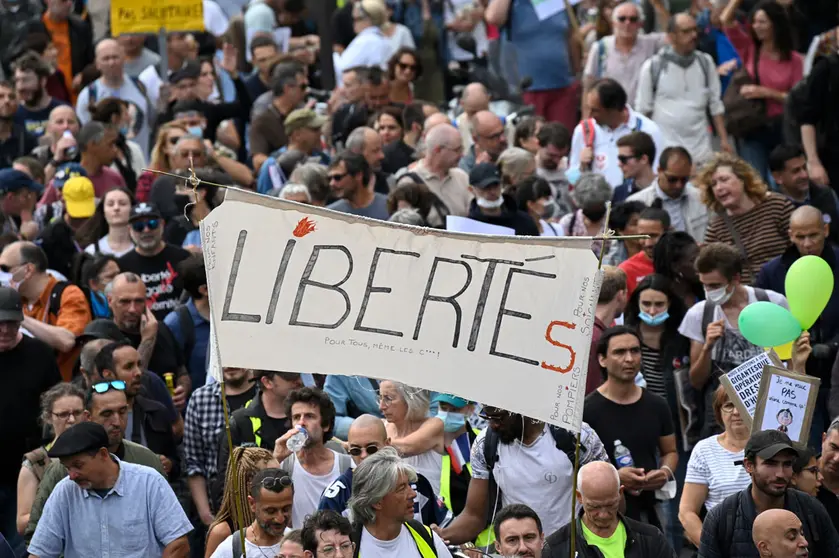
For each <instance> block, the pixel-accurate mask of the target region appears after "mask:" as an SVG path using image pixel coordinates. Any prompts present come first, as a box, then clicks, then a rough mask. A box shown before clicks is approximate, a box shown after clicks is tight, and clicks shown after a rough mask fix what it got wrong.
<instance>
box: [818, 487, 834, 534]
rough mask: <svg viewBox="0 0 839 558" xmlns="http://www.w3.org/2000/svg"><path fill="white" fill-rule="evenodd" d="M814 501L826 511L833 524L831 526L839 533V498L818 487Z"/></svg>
mask: <svg viewBox="0 0 839 558" xmlns="http://www.w3.org/2000/svg"><path fill="white" fill-rule="evenodd" d="M816 499H817V500H818V501H819V502H821V503H822V505H823V506H824V509H826V510H827V514H828V515H829V516H830V520H831V521H832V522H833V526H834V527H836V530H837V531H839V496H836V494H834V493H833V492H831V491H830V490H828V489H827V488H825V487H823V486H822V487H819V492H818V494H816Z"/></svg>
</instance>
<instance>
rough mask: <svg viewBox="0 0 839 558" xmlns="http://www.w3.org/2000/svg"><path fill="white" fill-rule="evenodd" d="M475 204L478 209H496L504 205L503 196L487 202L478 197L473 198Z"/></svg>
mask: <svg viewBox="0 0 839 558" xmlns="http://www.w3.org/2000/svg"><path fill="white" fill-rule="evenodd" d="M475 202H476V203H477V204H478V207H482V208H484V209H498V208H499V207H501V206H502V205H504V196H498V199H497V200H488V199H486V198H482V197H480V196H475Z"/></svg>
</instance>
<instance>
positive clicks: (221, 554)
mask: <svg viewBox="0 0 839 558" xmlns="http://www.w3.org/2000/svg"><path fill="white" fill-rule="evenodd" d="M238 536H239V532H238V531H237V532H235V533H233V534H232V535H230V536H229V537H227V538H226V539H224V541H222V543H221V544H220V545H218V548H217V549H216V551H215V552H213V554H212V556H210V558H242V557H241V555H239V556H233V537H238ZM282 546H283V545H282V543H281V542H279V543H277V544H275V545H273V546H256V545H255V544H253V543H252V542H251V541H249V540H248V539H247V538H245V554H246V555H247V556H271V557H272V558H273V557H274V556H279V554H280V548H282Z"/></svg>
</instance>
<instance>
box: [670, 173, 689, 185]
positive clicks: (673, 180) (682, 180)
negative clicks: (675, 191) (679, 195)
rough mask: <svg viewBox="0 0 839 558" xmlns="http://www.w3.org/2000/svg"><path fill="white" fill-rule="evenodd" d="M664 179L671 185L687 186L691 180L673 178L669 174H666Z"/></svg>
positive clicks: (685, 177) (687, 177)
mask: <svg viewBox="0 0 839 558" xmlns="http://www.w3.org/2000/svg"><path fill="white" fill-rule="evenodd" d="M664 178H666V179H667V182H668V183H670V184H687V183H688V181H689V180H690V177H689V176H671V175H669V174H665V175H664Z"/></svg>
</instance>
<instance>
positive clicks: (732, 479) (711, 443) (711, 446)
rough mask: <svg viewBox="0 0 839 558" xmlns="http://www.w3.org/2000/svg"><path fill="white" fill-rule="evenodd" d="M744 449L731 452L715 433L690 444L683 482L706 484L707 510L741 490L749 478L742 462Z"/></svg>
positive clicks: (747, 484)
mask: <svg viewBox="0 0 839 558" xmlns="http://www.w3.org/2000/svg"><path fill="white" fill-rule="evenodd" d="M743 454H744V452H743V451H738V452H731V451H728V450H727V449H725V448H724V447H722V446H721V445H720V443H719V440H718V436H711V437H710V438H705V439H704V440H700V441H699V442H698V443H697V444H696V446H694V448H693V452H692V453H691V454H690V460H689V461H688V469H687V474H686V475H685V482H686V483H687V482H690V483H693V484H701V485H703V486H707V487H708V497H707V498H706V499H705V509H707V510H710V509H711V508H713V507H714V506H716V505H717V504H719V503H720V502H722V501H723V500H725V499H726V498H727V497H728V496H731V495H732V494H734V493H735V492H740V491H741V490H743V489H744V488H746V487H747V486H749V484H750V483H751V482H752V479H751V477H750V476H749V474H748V473H747V472H746V468H745V467H743V465H742V464H740V465H735V464H734V462H735V461H743Z"/></svg>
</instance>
